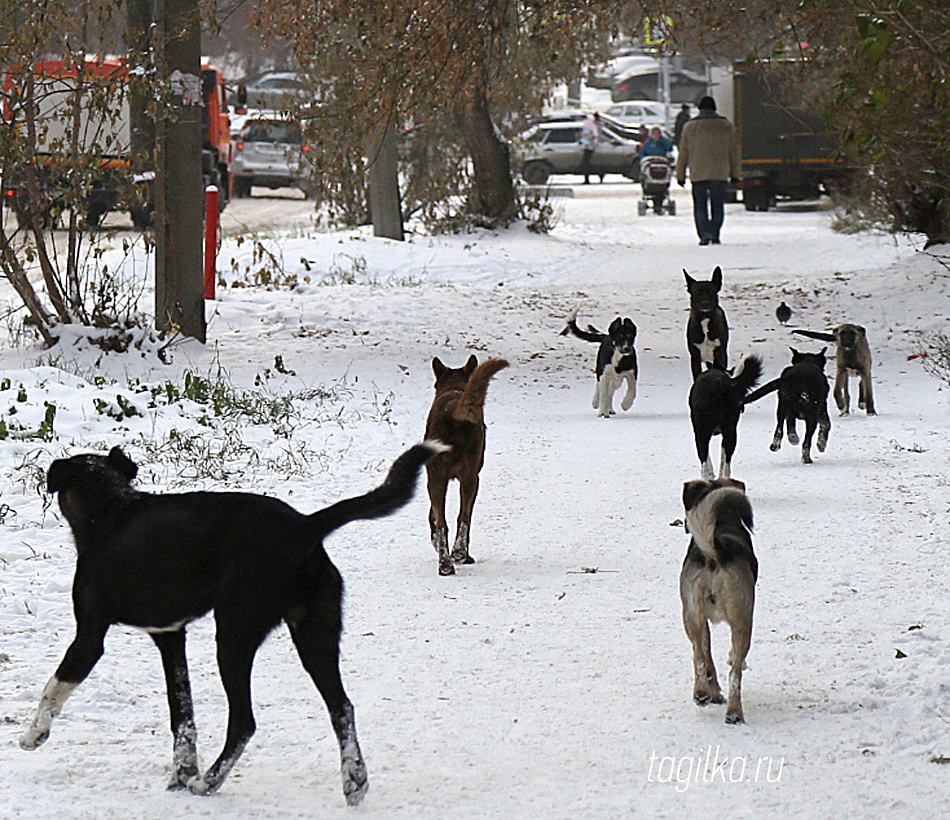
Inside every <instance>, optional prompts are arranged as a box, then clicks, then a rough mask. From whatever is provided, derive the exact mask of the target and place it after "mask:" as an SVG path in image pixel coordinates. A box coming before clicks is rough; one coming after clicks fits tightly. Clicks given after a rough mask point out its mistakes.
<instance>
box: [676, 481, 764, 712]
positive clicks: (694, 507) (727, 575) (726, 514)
mask: <svg viewBox="0 0 950 820" xmlns="http://www.w3.org/2000/svg"><path fill="white" fill-rule="evenodd" d="M683 507H684V508H685V511H686V529H687V531H688V532H689V533H690V534H691V535H692V539H691V540H690V542H689V549H688V550H687V552H686V560H685V561H683V570H682V572H681V573H680V600H681V601H682V604H683V626H684V627H685V628H686V634H687V636H688V637H689V640H690V643H691V644H692V645H693V671H694V674H695V679H694V683H693V700H694V701H695V703H696V705H697V706H706V705H707V704H709V703H722V702H723V696H722V690H721V689H720V688H719V680H718V678H717V677H716V667H715V665H714V664H713V659H712V651H711V647H710V640H709V623H710V621H711V622H712V623H719V622H720V621H725V622H726V623H727V624H729V628H730V630H731V631H732V648H731V650H730V652H729V699H728V701H727V702H726V723H742V722H744V720H745V717H744V715H743V712H742V670H743V669H744V668H745V659H746V655H747V654H748V652H749V647H750V645H751V643H752V610H753V608H754V606H755V582H756V579H757V577H758V574H759V564H758V561H757V560H756V558H755V553H754V552H753V551H752V506H751V505H750V504H749V500H748V498H746V495H745V492H744V488H743V487H742V486H741V485H740V484H739V482H732V481H688V482H687V483H686V484H685V485H684V486H683Z"/></svg>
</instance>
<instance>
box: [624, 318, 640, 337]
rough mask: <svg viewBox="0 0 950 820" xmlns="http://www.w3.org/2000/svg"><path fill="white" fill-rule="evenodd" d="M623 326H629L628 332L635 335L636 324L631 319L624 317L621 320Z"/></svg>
mask: <svg viewBox="0 0 950 820" xmlns="http://www.w3.org/2000/svg"><path fill="white" fill-rule="evenodd" d="M623 326H624V327H629V328H630V332H631V333H632V334H633V335H634V336H636V335H637V326H636V325H635V324H634V323H633V319H624V320H623Z"/></svg>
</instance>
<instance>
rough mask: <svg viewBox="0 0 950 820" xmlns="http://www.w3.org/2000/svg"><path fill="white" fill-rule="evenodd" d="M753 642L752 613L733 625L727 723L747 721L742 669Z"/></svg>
mask: <svg viewBox="0 0 950 820" xmlns="http://www.w3.org/2000/svg"><path fill="white" fill-rule="evenodd" d="M751 644H752V613H751V611H750V612H749V615H748V617H747V618H743V619H742V620H741V622H740V623H736V624H734V625H732V648H731V649H730V650H729V699H728V700H727V701H726V723H745V715H743V713H742V670H743V669H745V659H746V655H748V654H749V647H750V646H751Z"/></svg>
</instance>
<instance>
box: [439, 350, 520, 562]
mask: <svg viewBox="0 0 950 820" xmlns="http://www.w3.org/2000/svg"><path fill="white" fill-rule="evenodd" d="M506 367H508V362H507V361H506V360H505V359H487V360H486V361H484V362H482V363H481V364H479V363H478V359H476V358H475V356H470V357H469V360H468V361H467V362H466V363H465V366H464V367H459V368H453V367H446V366H445V365H444V364H442V362H441V361H440V360H439V358H438V357H436V358H434V359H433V360H432V370H433V372H434V373H435V399H434V400H433V402H432V407H431V408H430V410H429V418H428V419H427V420H426V435H427V436H428V437H434V438H437V439H438V440H439V441H441V442H443V443H444V444H447V445H449V447H450V448H451V449H450V450H448V451H446V452H444V453H440V454H439V455H437V456H435V457H434V458H432V459H431V460H430V461H428V462H427V463H426V472H427V473H428V478H429V481H428V488H429V505H430V506H429V532H430V534H431V537H432V546H433V547H434V548H435V551H436V552H437V553H438V555H439V575H454V574H455V566H454V565H455V564H472V563H474V559H473V558H472V557H471V555H469V552H468V540H469V533H470V530H471V526H472V508H473V507H474V506H475V496H476V495H477V494H478V473H479V471H480V470H481V469H482V464H483V463H484V461H485V415H484V406H485V394H486V393H487V392H488V382H489V381H491V377H492V376H494V375H495V374H496V373H497V372H498V371H499V370H502V369H504V368H506ZM453 478H454V479H458V482H459V517H458V525H457V527H456V532H455V545H454V546H453V547H452V552H451V553H449V527H448V523H447V522H446V520H445V495H446V492H447V490H448V486H449V482H450V481H451V480H452V479H453Z"/></svg>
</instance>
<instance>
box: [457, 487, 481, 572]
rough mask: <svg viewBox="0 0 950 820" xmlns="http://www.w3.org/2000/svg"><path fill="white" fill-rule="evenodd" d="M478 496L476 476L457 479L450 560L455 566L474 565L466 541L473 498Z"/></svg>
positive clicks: (473, 506) (470, 523) (470, 527)
mask: <svg viewBox="0 0 950 820" xmlns="http://www.w3.org/2000/svg"><path fill="white" fill-rule="evenodd" d="M477 495H478V475H477V474H476V475H474V476H468V477H465V478H462V479H459V517H458V525H457V527H456V531H455V545H454V546H453V547H452V555H451V558H452V560H453V561H454V562H455V563H456V564H474V563H475V559H474V558H472V556H471V555H469V552H468V541H469V536H470V534H471V531H472V513H473V512H474V510H475V497H476V496H477Z"/></svg>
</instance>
